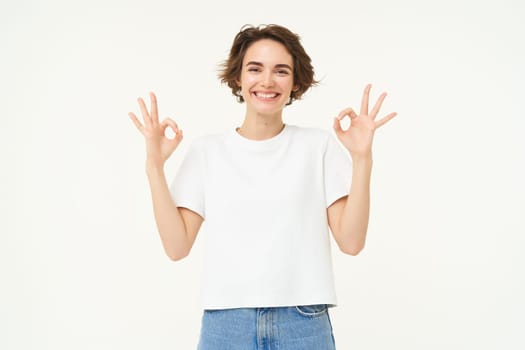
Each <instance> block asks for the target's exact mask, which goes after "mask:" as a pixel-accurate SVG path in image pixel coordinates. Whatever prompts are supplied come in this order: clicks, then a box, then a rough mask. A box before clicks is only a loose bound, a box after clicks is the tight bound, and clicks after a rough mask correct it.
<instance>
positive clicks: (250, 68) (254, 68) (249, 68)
mask: <svg viewBox="0 0 525 350" xmlns="http://www.w3.org/2000/svg"><path fill="white" fill-rule="evenodd" d="M259 71H260V69H259V68H258V67H248V72H259Z"/></svg>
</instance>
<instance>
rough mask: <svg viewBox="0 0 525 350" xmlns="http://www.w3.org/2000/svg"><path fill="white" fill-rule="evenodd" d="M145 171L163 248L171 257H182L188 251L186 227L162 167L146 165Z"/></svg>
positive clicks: (175, 258)
mask: <svg viewBox="0 0 525 350" xmlns="http://www.w3.org/2000/svg"><path fill="white" fill-rule="evenodd" d="M146 173H147V175H148V181H149V185H150V189H151V198H152V202H153V211H154V214H155V222H156V224H157V229H158V231H159V234H160V238H161V240H162V245H163V247H164V250H165V252H166V254H167V255H168V256H169V257H170V258H171V259H173V260H178V259H182V258H183V257H185V256H186V255H187V254H188V251H189V248H188V244H189V243H188V238H187V234H186V227H185V225H184V220H183V219H182V216H181V215H180V213H179V210H178V208H177V206H176V204H175V202H174V200H173V198H172V197H171V194H170V191H169V187H168V184H167V182H166V177H165V175H164V169H162V167H157V166H150V165H147V166H146Z"/></svg>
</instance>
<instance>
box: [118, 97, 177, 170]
mask: <svg viewBox="0 0 525 350" xmlns="http://www.w3.org/2000/svg"><path fill="white" fill-rule="evenodd" d="M149 95H150V99H151V112H150V113H148V110H147V108H146V104H145V103H144V100H143V99H142V98H141V97H139V98H138V102H139V106H140V111H141V112H142V117H143V118H144V125H142V124H141V123H140V121H139V120H138V118H137V117H136V116H135V114H133V113H132V112H129V113H128V115H129V117H130V118H131V120H132V121H133V122H134V123H135V126H136V127H137V129H139V131H140V132H141V133H142V135H143V136H144V139H145V141H146V154H147V159H146V164H147V166H156V167H161V168H162V167H164V163H165V162H166V160H167V159H168V158H169V157H170V155H171V154H172V153H173V151H175V149H176V148H177V146H178V145H179V143H180V142H181V141H182V137H183V136H182V130H179V127H178V126H177V123H175V122H174V121H173V120H171V119H170V118H166V119H164V120H163V121H162V122H161V123H160V124H159V115H158V109H157V98H156V96H155V94H154V93H153V92H150V94H149ZM168 126H169V127H171V128H172V129H173V131H175V137H174V138H173V139H169V138H167V137H166V135H165V131H166V128H167V127H168Z"/></svg>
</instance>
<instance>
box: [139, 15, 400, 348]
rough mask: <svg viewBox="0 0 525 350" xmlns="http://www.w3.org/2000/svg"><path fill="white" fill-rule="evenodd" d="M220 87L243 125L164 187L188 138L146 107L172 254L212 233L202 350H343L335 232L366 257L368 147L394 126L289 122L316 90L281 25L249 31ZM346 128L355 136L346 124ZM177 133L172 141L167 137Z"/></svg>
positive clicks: (212, 139) (163, 231)
mask: <svg viewBox="0 0 525 350" xmlns="http://www.w3.org/2000/svg"><path fill="white" fill-rule="evenodd" d="M222 68H223V69H222V71H221V73H220V78H221V80H222V82H224V83H226V84H227V85H228V86H229V87H230V88H231V89H232V93H233V94H234V95H235V96H236V97H237V99H238V101H239V102H240V103H244V104H245V106H246V113H245V117H244V122H243V123H242V125H241V126H240V127H237V128H233V127H232V128H231V130H228V131H226V132H222V133H217V134H213V135H207V136H203V137H199V138H197V139H196V140H194V142H193V143H192V144H191V145H190V147H189V149H188V152H187V154H186V155H185V158H184V160H183V162H182V163H181V165H180V167H179V169H178V171H177V175H176V176H175V179H174V180H173V182H172V183H171V186H169V187H168V184H167V181H166V178H165V175H164V171H163V167H164V163H165V162H166V160H167V159H168V158H169V156H170V155H171V154H172V153H173V151H174V150H175V149H176V148H177V146H178V145H179V143H180V142H181V141H182V138H183V134H182V130H181V129H179V127H178V125H177V123H175V122H174V121H173V120H171V119H169V118H166V119H164V120H163V121H162V122H159V117H158V112H157V101H156V98H155V95H154V94H153V93H151V94H150V98H151V110H150V111H148V110H147V108H146V105H145V103H144V101H143V100H142V99H141V98H139V99H138V101H139V106H140V109H141V112H142V117H143V119H144V124H141V122H140V121H139V120H138V118H137V117H136V116H135V115H134V114H133V113H129V116H130V117H131V119H132V121H133V122H134V123H135V125H136V127H137V128H138V130H139V131H140V132H141V133H142V134H143V136H144V137H145V141H146V148H147V161H146V170H147V175H148V179H149V184H150V187H151V193H152V199H153V209H154V213H155V220H156V223H157V228H158V231H159V233H160V236H161V239H162V244H163V246H164V249H165V251H166V254H167V255H168V256H169V257H170V258H171V259H173V260H179V259H182V258H184V257H185V256H187V255H188V254H189V252H190V250H191V247H192V245H193V243H194V241H195V238H196V236H197V233H198V232H199V229H200V227H201V224H202V223H203V221H206V224H205V225H204V226H203V230H204V228H205V232H206V241H205V270H204V276H203V293H202V299H203V309H204V312H203V315H202V324H201V333H200V339H199V349H201V350H211V349H230V350H235V349H242V350H246V349H280V350H287V349H301V350H308V349H312V350H320V349H323V350H326V349H335V340H334V335H333V331H332V325H331V321H330V317H329V313H328V308H329V307H333V306H335V305H336V303H337V300H336V295H335V288H334V278H333V272H332V261H331V253H330V240H329V231H328V227H329V228H330V230H331V232H332V234H333V237H334V239H335V241H336V242H337V245H338V246H339V249H340V250H341V251H343V252H344V253H347V254H350V255H356V254H358V253H359V252H360V251H361V250H362V249H363V247H364V244H365V237H366V231H367V226H368V219H369V199H370V175H371V170H372V140H373V137H374V132H375V130H376V129H377V128H378V127H380V126H381V125H383V124H385V123H386V122H388V121H389V120H390V119H392V118H393V117H394V116H395V115H396V113H391V114H389V115H387V116H385V117H383V118H382V119H379V120H376V117H377V115H378V113H379V109H380V107H381V104H382V102H383V100H384V98H385V96H386V93H383V94H382V95H381V96H380V97H379V99H378V101H377V102H376V103H375V105H374V106H373V108H372V109H371V110H369V93H370V88H371V86H370V85H368V86H367V87H366V88H365V90H364V94H363V97H362V102H361V108H360V111H359V113H357V112H355V111H354V110H353V109H351V108H348V109H345V110H343V111H342V112H341V113H340V114H339V115H338V116H337V117H336V118H335V119H334V123H333V129H334V131H335V134H336V135H337V138H338V139H339V141H340V143H341V144H342V145H343V146H344V147H341V145H340V144H338V143H337V141H336V139H335V137H333V136H332V134H331V133H330V132H329V131H326V130H322V129H316V128H305V127H299V126H296V125H290V124H286V123H284V122H283V118H282V114H283V109H284V107H285V106H286V105H289V104H291V103H292V102H293V101H295V100H297V99H300V98H301V96H302V95H303V93H304V92H306V91H307V90H308V89H309V88H310V87H311V86H313V85H314V84H315V83H316V81H315V80H314V71H313V67H312V65H311V60H310V57H309V56H308V55H307V54H306V52H305V51H304V49H303V47H302V45H301V44H300V41H299V37H298V36H297V35H296V34H294V33H292V32H291V31H290V30H288V29H286V28H284V27H282V26H277V25H268V26H259V27H252V26H247V27H244V28H243V29H241V31H240V32H239V33H238V34H237V36H236V37H235V39H234V42H233V45H232V48H231V51H230V55H229V57H228V59H227V60H226V61H225V62H224V64H223V67H222ZM345 117H349V118H350V126H349V128H348V129H347V130H343V129H342V128H341V124H340V122H341V120H342V119H343V118H345ZM168 126H169V127H171V128H172V129H173V130H175V132H176V136H175V137H174V138H173V139H169V138H167V137H165V135H164V132H165V129H166V128H167V127H168Z"/></svg>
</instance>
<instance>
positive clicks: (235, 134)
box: [232, 123, 291, 147]
mask: <svg viewBox="0 0 525 350" xmlns="http://www.w3.org/2000/svg"><path fill="white" fill-rule="evenodd" d="M237 128H238V127H235V128H234V129H233V131H232V133H233V137H234V138H235V139H236V140H237V141H238V142H241V143H243V144H245V145H250V147H262V146H266V145H270V144H274V143H275V142H278V141H279V140H280V139H282V138H283V137H284V136H285V135H286V134H288V133H289V132H290V129H291V125H289V124H287V123H284V127H283V129H282V130H281V131H280V132H279V133H278V134H277V135H275V136H272V137H270V138H268V139H264V140H252V139H249V138H247V137H244V136H242V135H241V134H239V133H238V132H237Z"/></svg>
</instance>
